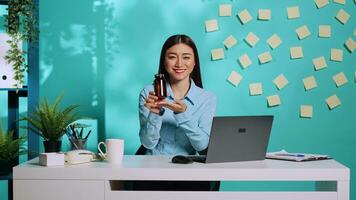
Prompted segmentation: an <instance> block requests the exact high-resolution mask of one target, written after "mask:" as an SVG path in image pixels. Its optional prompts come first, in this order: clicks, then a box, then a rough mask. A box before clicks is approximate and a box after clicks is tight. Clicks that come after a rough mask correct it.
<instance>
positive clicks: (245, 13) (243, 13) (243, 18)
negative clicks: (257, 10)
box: [237, 9, 252, 24]
mask: <svg viewBox="0 0 356 200" xmlns="http://www.w3.org/2000/svg"><path fill="white" fill-rule="evenodd" d="M237 16H238V17H239V19H240V21H241V23H242V24H246V23H247V22H249V21H251V20H252V16H251V15H250V13H249V12H248V10H246V9H245V10H243V11H241V12H239V13H238V14H237Z"/></svg>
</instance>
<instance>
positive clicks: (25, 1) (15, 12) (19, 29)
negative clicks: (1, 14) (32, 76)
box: [4, 0, 38, 88]
mask: <svg viewBox="0 0 356 200" xmlns="http://www.w3.org/2000/svg"><path fill="white" fill-rule="evenodd" d="M7 10H8V14H7V15H5V19H6V22H7V23H5V27H6V33H7V34H8V35H9V36H10V40H8V41H7V43H8V44H9V46H10V49H9V50H8V51H7V52H6V53H7V54H6V55H5V57H4V58H5V60H6V62H7V63H8V64H10V65H12V68H13V70H14V74H15V76H14V77H13V79H14V80H15V81H16V84H15V87H16V88H19V87H21V86H22V85H23V84H24V72H25V71H27V69H28V65H27V63H26V60H25V57H26V54H27V52H26V51H23V50H22V48H21V46H20V45H21V44H22V43H21V41H22V42H27V43H29V42H31V41H36V40H37V37H38V27H37V22H36V18H35V15H34V14H35V5H34V0H9V2H8V8H7Z"/></svg>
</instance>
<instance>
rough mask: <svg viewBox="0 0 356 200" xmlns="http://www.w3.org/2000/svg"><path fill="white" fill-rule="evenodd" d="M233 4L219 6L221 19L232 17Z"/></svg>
mask: <svg viewBox="0 0 356 200" xmlns="http://www.w3.org/2000/svg"><path fill="white" fill-rule="evenodd" d="M231 7H232V6H231V4H221V5H220V6H219V16H220V17H229V16H231Z"/></svg>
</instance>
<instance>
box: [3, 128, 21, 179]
mask: <svg viewBox="0 0 356 200" xmlns="http://www.w3.org/2000/svg"><path fill="white" fill-rule="evenodd" d="M13 134H14V132H13V131H8V132H6V133H5V131H4V130H3V129H2V127H1V125H0V166H1V167H0V176H3V175H8V174H10V172H11V171H12V167H13V166H15V164H16V163H17V162H16V159H17V158H18V156H20V155H23V154H25V153H26V152H27V151H26V148H25V147H24V146H23V144H24V143H25V142H26V136H20V137H19V138H17V139H14V138H13Z"/></svg>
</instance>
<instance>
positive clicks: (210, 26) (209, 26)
mask: <svg viewBox="0 0 356 200" xmlns="http://www.w3.org/2000/svg"><path fill="white" fill-rule="evenodd" d="M205 30H206V32H213V31H217V30H219V26H218V20H216V19H212V20H207V21H205Z"/></svg>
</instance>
